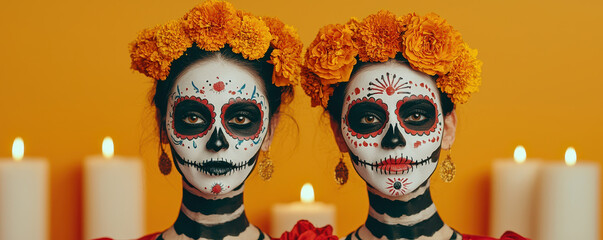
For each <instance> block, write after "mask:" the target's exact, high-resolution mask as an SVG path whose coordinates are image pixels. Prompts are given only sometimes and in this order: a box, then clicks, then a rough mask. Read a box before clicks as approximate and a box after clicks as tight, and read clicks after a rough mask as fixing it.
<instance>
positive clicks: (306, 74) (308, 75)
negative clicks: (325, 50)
mask: <svg viewBox="0 0 603 240" xmlns="http://www.w3.org/2000/svg"><path fill="white" fill-rule="evenodd" d="M300 85H301V87H302V89H304V92H305V93H306V95H308V96H310V101H311V102H312V107H316V106H319V105H320V106H322V107H323V108H326V107H327V105H328V103H329V98H330V97H331V96H332V95H333V91H334V88H333V87H332V86H331V85H329V84H326V85H323V84H322V81H321V79H320V77H319V76H317V75H316V74H314V73H312V71H310V70H309V69H308V68H306V67H302V70H301V84H300Z"/></svg>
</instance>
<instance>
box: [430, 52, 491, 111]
mask: <svg viewBox="0 0 603 240" xmlns="http://www.w3.org/2000/svg"><path fill="white" fill-rule="evenodd" d="M462 47H463V49H462V51H461V55H460V56H459V57H458V58H457V59H456V60H454V62H453V63H452V69H451V70H450V72H449V73H448V74H446V75H444V76H442V77H440V78H438V79H437V81H436V83H437V85H438V87H439V88H440V89H441V90H442V92H445V93H448V97H450V99H451V100H452V102H453V103H455V104H460V103H465V102H467V100H469V96H470V95H471V93H474V92H477V91H478V89H479V86H480V85H481V83H482V78H481V73H482V64H483V63H482V62H481V61H480V60H478V59H477V50H475V49H470V48H469V46H468V45H467V44H463V45H462Z"/></svg>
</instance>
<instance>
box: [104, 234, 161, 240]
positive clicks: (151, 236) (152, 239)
mask: <svg viewBox="0 0 603 240" xmlns="http://www.w3.org/2000/svg"><path fill="white" fill-rule="evenodd" d="M159 234H160V233H152V234H149V235H146V236H144V237H141V238H139V239H137V240H155V238H157V236H159ZM94 240H113V238H97V239H94Z"/></svg>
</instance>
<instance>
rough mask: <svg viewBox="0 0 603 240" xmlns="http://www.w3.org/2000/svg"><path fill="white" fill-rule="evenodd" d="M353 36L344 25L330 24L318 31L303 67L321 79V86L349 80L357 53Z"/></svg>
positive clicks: (307, 52)
mask: <svg viewBox="0 0 603 240" xmlns="http://www.w3.org/2000/svg"><path fill="white" fill-rule="evenodd" d="M353 35H354V32H352V30H350V29H349V27H348V26H346V25H341V24H330V25H327V26H325V27H323V28H321V29H320V31H319V32H318V35H317V37H316V39H314V41H313V42H312V43H311V44H310V46H309V47H308V50H307V51H306V64H305V66H306V67H308V68H309V69H310V70H312V72H314V74H316V75H318V76H319V77H320V78H322V79H323V84H325V85H326V84H333V83H337V82H345V81H348V80H349V78H350V73H351V72H352V68H353V67H354V64H356V58H355V56H356V54H357V53H358V48H357V47H356V44H355V43H354V41H353V40H352V36H353Z"/></svg>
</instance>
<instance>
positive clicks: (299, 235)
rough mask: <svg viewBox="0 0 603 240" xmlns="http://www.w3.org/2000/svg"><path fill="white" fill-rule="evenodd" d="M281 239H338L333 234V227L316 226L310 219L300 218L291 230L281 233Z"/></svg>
mask: <svg viewBox="0 0 603 240" xmlns="http://www.w3.org/2000/svg"><path fill="white" fill-rule="evenodd" d="M280 239H281V240H338V239H339V238H338V237H337V236H335V235H333V227H331V225H327V226H324V227H321V228H316V227H314V225H312V223H310V222H309V221H308V220H299V221H298V222H297V223H296V224H295V226H294V227H293V229H292V230H291V232H285V233H283V234H282V235H281V238H280Z"/></svg>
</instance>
